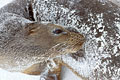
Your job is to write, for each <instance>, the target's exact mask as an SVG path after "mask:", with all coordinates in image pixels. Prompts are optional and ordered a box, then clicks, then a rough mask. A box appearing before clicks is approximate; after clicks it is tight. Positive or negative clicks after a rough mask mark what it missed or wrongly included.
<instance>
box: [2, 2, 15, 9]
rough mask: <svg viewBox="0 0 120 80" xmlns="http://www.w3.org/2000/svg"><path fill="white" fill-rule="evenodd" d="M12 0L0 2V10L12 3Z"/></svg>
mask: <svg viewBox="0 0 120 80" xmlns="http://www.w3.org/2000/svg"><path fill="white" fill-rule="evenodd" d="M12 1H13V0H0V8H1V7H3V6H5V5H6V4H8V3H10V2H12Z"/></svg>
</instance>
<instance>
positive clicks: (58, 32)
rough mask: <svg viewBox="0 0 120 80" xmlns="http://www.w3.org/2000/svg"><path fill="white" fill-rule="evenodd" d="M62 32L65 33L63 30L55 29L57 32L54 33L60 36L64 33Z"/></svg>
mask: <svg viewBox="0 0 120 80" xmlns="http://www.w3.org/2000/svg"><path fill="white" fill-rule="evenodd" d="M62 32H63V30H61V29H55V30H54V31H53V33H54V34H60V33H62Z"/></svg>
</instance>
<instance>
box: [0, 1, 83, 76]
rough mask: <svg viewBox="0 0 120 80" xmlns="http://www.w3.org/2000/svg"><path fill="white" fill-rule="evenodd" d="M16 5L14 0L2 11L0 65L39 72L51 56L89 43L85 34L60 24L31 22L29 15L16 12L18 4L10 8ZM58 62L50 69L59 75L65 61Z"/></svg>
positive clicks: (25, 71)
mask: <svg viewBox="0 0 120 80" xmlns="http://www.w3.org/2000/svg"><path fill="white" fill-rule="evenodd" d="M14 5H15V6H17V5H16V4H15V2H13V3H11V4H8V5H7V6H5V7H4V8H2V9H1V10H0V12H1V14H0V68H3V69H5V70H8V71H20V72H23V73H26V74H31V75H38V74H40V73H41V72H42V69H43V68H44V67H45V66H46V65H47V61H49V59H52V58H55V57H56V56H59V55H61V54H67V53H76V52H77V51H78V50H79V49H81V48H82V45H83V43H84V42H85V38H84V36H83V35H82V34H80V33H78V32H73V31H70V30H68V29H65V28H63V27H62V26H60V25H55V24H51V23H48V24H43V23H40V22H34V21H30V20H29V18H27V17H28V16H27V17H24V16H25V15H24V14H23V15H22V13H21V14H17V13H14V10H15V11H16V10H17V9H16V7H14V8H13V9H12V10H10V9H8V7H9V8H12V7H13V6H14ZM18 7H19V6H18ZM6 9H8V11H7V10H6ZM19 11H22V12H23V11H24V10H22V9H20V10H19ZM26 14H27V12H26ZM30 19H31V17H30ZM54 62H55V63H56V64H58V67H57V68H53V70H52V71H50V72H51V73H55V74H58V73H60V70H61V66H62V65H64V64H63V62H62V61H61V60H60V59H56V58H55V59H54ZM41 63H42V64H41ZM30 66H31V67H30ZM58 76H59V74H58Z"/></svg>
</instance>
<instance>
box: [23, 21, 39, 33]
mask: <svg viewBox="0 0 120 80" xmlns="http://www.w3.org/2000/svg"><path fill="white" fill-rule="evenodd" d="M38 28H39V27H38V23H37V22H34V23H28V24H27V25H26V26H25V28H24V29H25V32H26V34H27V35H32V34H34V33H35V32H36V31H38Z"/></svg>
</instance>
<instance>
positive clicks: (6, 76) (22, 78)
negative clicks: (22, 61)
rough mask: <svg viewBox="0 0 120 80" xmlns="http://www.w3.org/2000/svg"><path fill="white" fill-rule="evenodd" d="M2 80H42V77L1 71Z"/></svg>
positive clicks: (0, 79) (0, 78)
mask: <svg viewBox="0 0 120 80" xmlns="http://www.w3.org/2000/svg"><path fill="white" fill-rule="evenodd" d="M0 80H40V76H31V75H26V74H22V73H18V72H16V73H15V72H7V71H5V70H3V69H0Z"/></svg>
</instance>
